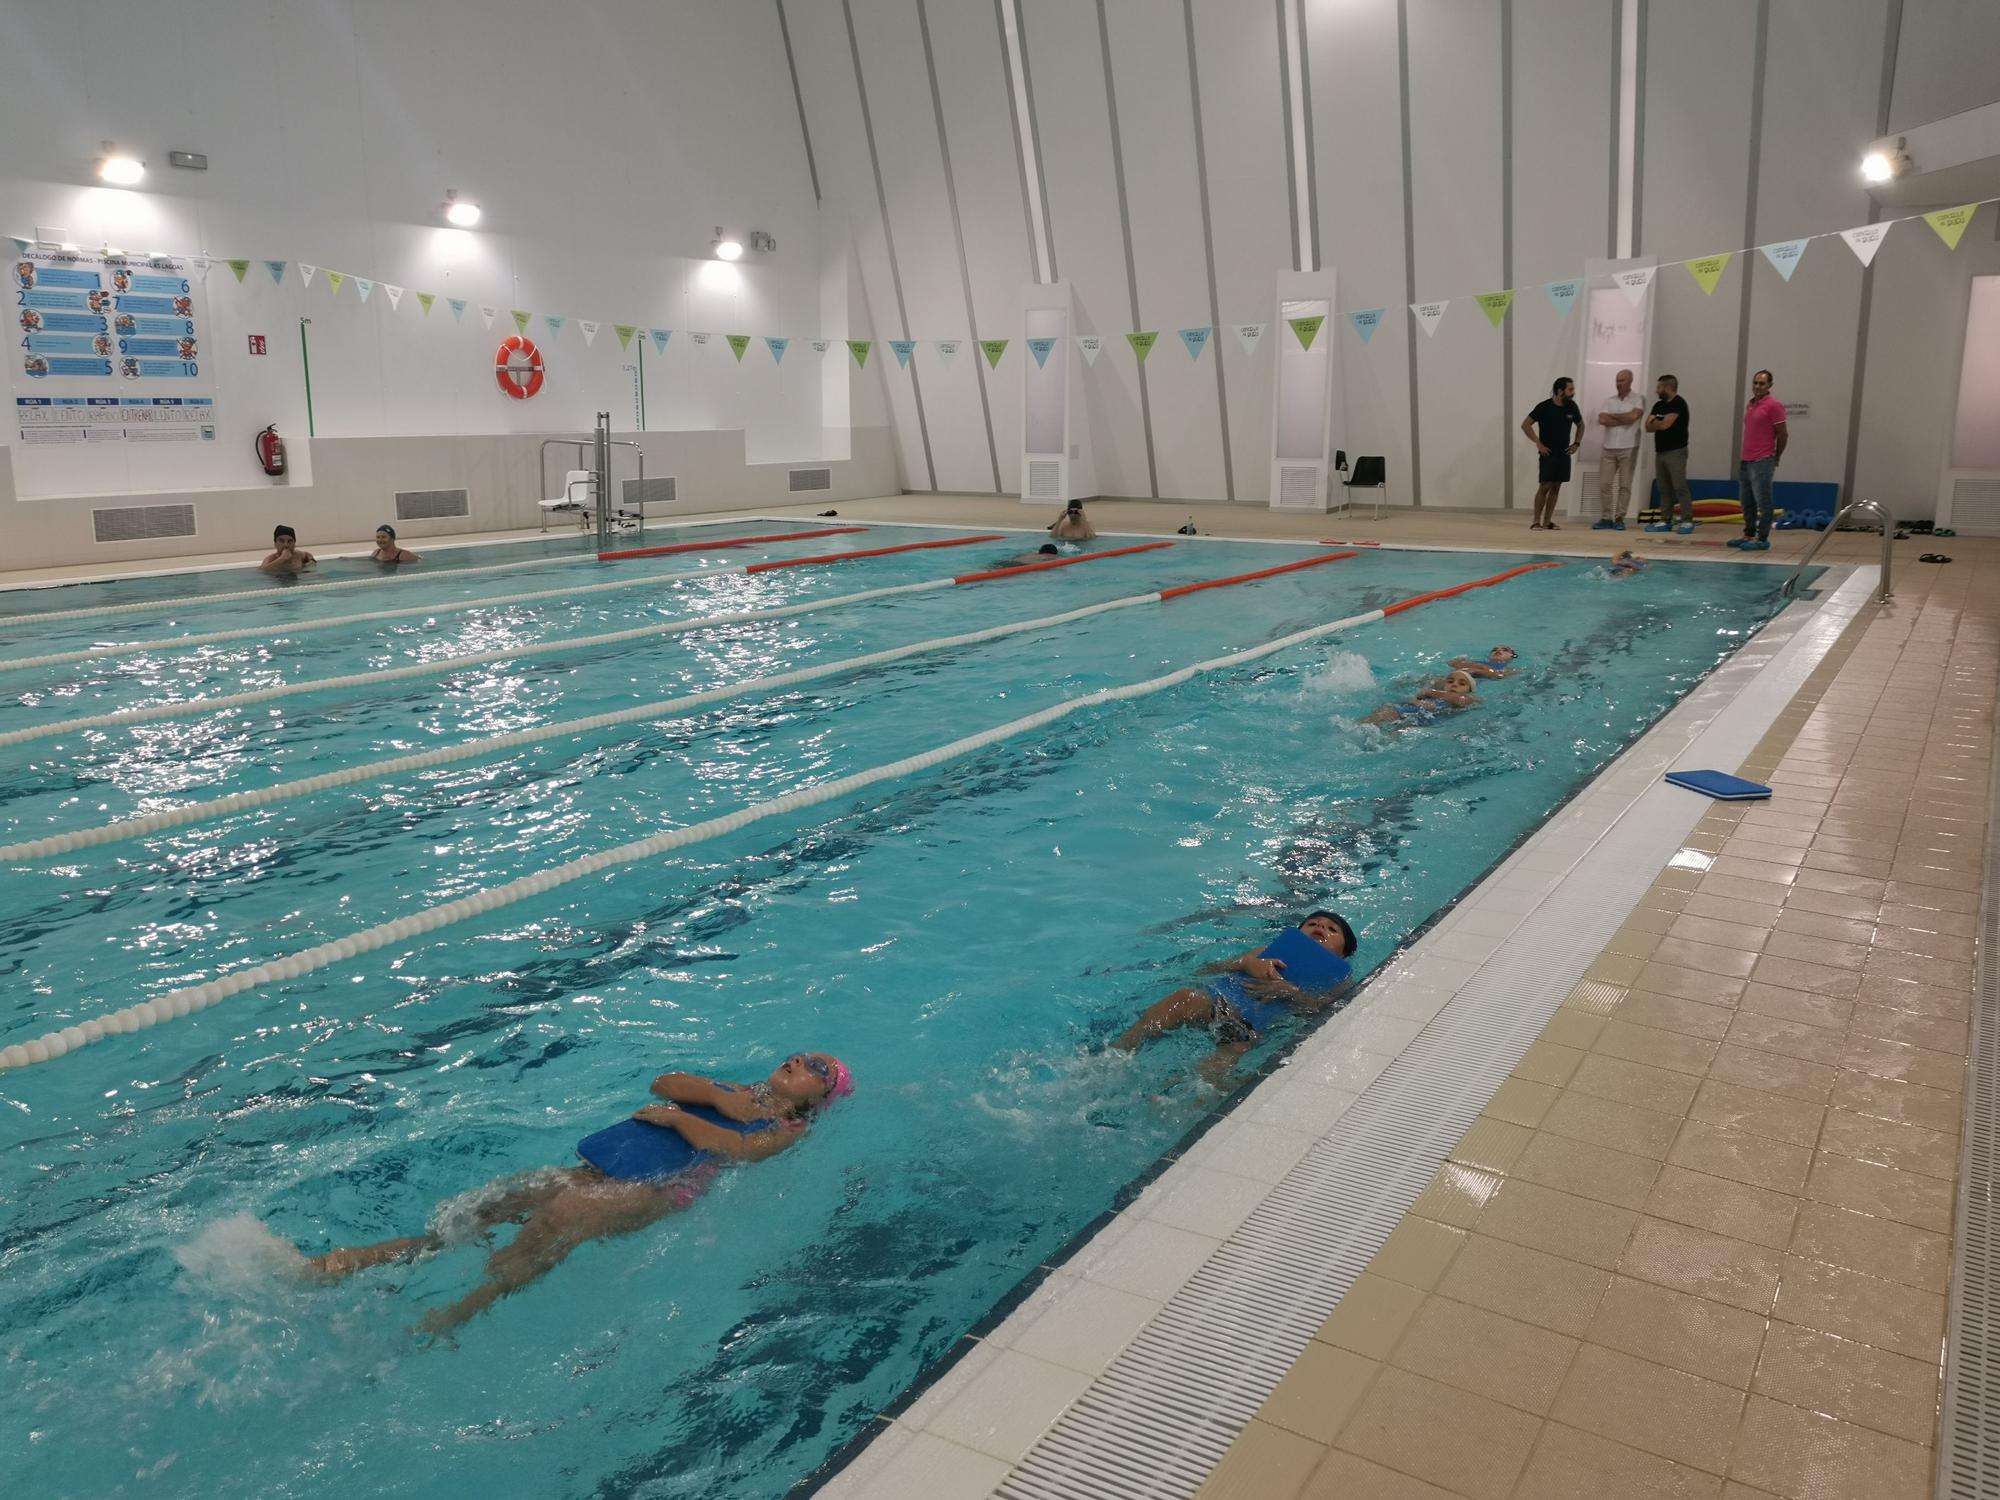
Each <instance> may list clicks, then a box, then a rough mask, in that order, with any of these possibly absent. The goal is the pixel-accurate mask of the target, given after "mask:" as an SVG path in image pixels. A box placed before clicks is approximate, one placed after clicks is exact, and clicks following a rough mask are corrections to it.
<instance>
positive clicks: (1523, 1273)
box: [1437, 1234, 1611, 1338]
mask: <svg viewBox="0 0 2000 1500" xmlns="http://www.w3.org/2000/svg"><path fill="white" fill-rule="evenodd" d="M1610 1281H1611V1278H1610V1276H1609V1275H1608V1274H1607V1273H1605V1272H1604V1271H1601V1270H1599V1269H1597V1268H1596V1267H1594V1266H1586V1265H1582V1264H1580V1263H1578V1262H1577V1261H1574V1260H1566V1259H1564V1258H1562V1257H1560V1256H1556V1255H1550V1254H1548V1253H1547V1252H1545V1251H1541V1250H1530V1249H1529V1248H1527V1247H1526V1246H1525V1245H1515V1244H1510V1243H1508V1242H1507V1241H1505V1240H1496V1239H1491V1238H1489V1237H1487V1236H1486V1235H1483V1234H1475V1235H1473V1236H1472V1237H1471V1238H1470V1239H1468V1240H1467V1241H1466V1243H1465V1246H1464V1247H1463V1248H1462V1249H1461V1250H1460V1251H1459V1253H1458V1255H1457V1256H1456V1257H1454V1258H1453V1260H1452V1263H1451V1265H1450V1266H1449V1267H1448V1268H1447V1269H1446V1271H1445V1273H1444V1277H1443V1279H1442V1280H1440V1281H1439V1283H1438V1287H1437V1290H1438V1293H1439V1295H1441V1296H1445V1297H1450V1298H1452V1299H1453V1300H1454V1301H1458V1302H1465V1303H1469V1304H1470V1305H1472V1306H1474V1307H1483V1308H1485V1309H1486V1310H1487V1311H1488V1312H1496V1313H1500V1314H1503V1315H1504V1316H1506V1317H1509V1318H1513V1319H1516V1320H1517V1321H1519V1322H1524V1323H1532V1324H1534V1325H1535V1326H1536V1327H1538V1328H1548V1329H1552V1330H1554V1331H1555V1332H1557V1333H1561V1334H1566V1335H1568V1336H1570V1337H1572V1338H1575V1337H1579V1336H1581V1335H1582V1333H1583V1331H1584V1330H1585V1329H1586V1328H1588V1327H1589V1326H1590V1320H1591V1317H1592V1316H1593V1315H1594V1314H1595V1312H1596V1311H1597V1304H1598V1301H1599V1300H1600V1299H1601V1298H1602V1297H1603V1295H1604V1289H1605V1287H1607V1286H1608V1285H1609V1284H1610Z"/></svg>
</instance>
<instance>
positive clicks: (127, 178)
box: [97, 141, 146, 187]
mask: <svg viewBox="0 0 2000 1500" xmlns="http://www.w3.org/2000/svg"><path fill="white" fill-rule="evenodd" d="M145 176H146V164H145V163H144V162H142V161H140V160H139V158H138V157H136V156H132V155H129V154H127V153H126V152H123V151H120V150H119V149H118V148H117V147H116V146H115V145H113V144H112V143H111V142H110V141H106V142H105V143H104V155H102V156H100V157H99V158H98V159H97V180H98V181H99V182H104V183H109V184H110V185H111V186H112V187H131V186H133V185H134V184H135V183H138V182H141V181H143V180H144V178H145Z"/></svg>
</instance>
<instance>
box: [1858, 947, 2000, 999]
mask: <svg viewBox="0 0 2000 1500" xmlns="http://www.w3.org/2000/svg"><path fill="white" fill-rule="evenodd" d="M1867 969H1868V972H1869V973H1870V974H1879V975H1882V976H1883V977H1884V978H1888V979H1908V980H1913V981H1914V982H1916V983H1917V984H1934V985H1937V986H1938V987H1939V988H1941V989H1948V990H1965V991H1967V992H1968V993H1969V992H1970V991H1971V989H1972V986H1973V982H1974V979H1975V976H1974V974H1973V972H1972V965H1971V964H1969V963H1954V962H1953V961H1952V960H1950V959H1946V958H1925V957H1923V956H1922V955H1921V954H1917V953H1898V952H1896V951H1895V950H1894V949H1891V948H1873V949H1871V950H1869V954H1868V964H1867Z"/></svg>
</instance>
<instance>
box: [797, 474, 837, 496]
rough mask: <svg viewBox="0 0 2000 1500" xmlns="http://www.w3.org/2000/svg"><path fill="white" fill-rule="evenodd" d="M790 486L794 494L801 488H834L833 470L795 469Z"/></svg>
mask: <svg viewBox="0 0 2000 1500" xmlns="http://www.w3.org/2000/svg"><path fill="white" fill-rule="evenodd" d="M790 487H791V490H792V493H793V494H797V493H798V492H799V491H800V490H830V489H832V488H833V470H831V469H793V470H792V471H791V486H790Z"/></svg>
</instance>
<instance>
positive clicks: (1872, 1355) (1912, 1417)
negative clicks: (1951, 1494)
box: [1751, 1323, 1938, 1445]
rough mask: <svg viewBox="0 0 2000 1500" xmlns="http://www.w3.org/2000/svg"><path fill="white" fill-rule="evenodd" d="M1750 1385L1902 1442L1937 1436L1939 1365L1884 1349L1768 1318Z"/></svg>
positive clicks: (1924, 1440)
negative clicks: (1769, 1323)
mask: <svg viewBox="0 0 2000 1500" xmlns="http://www.w3.org/2000/svg"><path fill="white" fill-rule="evenodd" d="M1751 1389H1752V1390H1754V1391H1756V1392H1757V1394H1759V1395H1760V1396H1769V1397H1771V1398H1772V1399H1773V1400H1775V1401H1788V1402H1790V1403H1791V1404H1792V1405H1793V1406H1803V1407H1805V1408H1806V1409H1807V1410H1808V1411H1821V1412H1825V1413H1826V1414H1827V1415H1828V1416H1830V1417H1838V1418H1840V1419H1841V1420H1842V1421H1843V1422H1852V1423H1854V1424H1855V1425H1856V1426H1857V1427H1872V1428H1874V1429H1875V1430H1876V1431H1877V1432H1886V1433H1888V1434H1889V1435H1890V1436H1891V1437H1899V1438H1902V1439H1903V1440H1904V1441H1906V1442H1911V1443H1922V1444H1925V1445H1929V1444H1930V1442H1931V1441H1932V1439H1933V1438H1934V1437H1935V1435H1936V1434H1935V1429H1936V1427H1937V1408H1938V1370H1937V1364H1936V1362H1935V1361H1932V1362H1930V1363H1925V1362H1924V1361H1922V1360H1916V1359H1910V1358H1908V1357H1907V1356H1905V1355H1901V1354H1891V1353H1890V1352H1888V1351H1887V1350H1885V1349H1876V1348H1872V1347H1871V1346H1869V1345H1867V1344H1857V1343H1855V1342H1853V1341H1852V1340H1850V1339H1842V1338H1836V1337H1835V1336H1834V1335H1832V1334H1829V1333H1819V1332H1816V1331H1814V1330H1812V1329H1808V1328H1798V1327H1794V1326H1793V1325H1791V1324H1789V1323H1773V1324H1772V1325H1771V1331H1770V1334H1769V1336H1768V1337H1767V1338H1766V1339H1765V1341H1764V1352H1763V1356H1762V1358H1761V1359H1759V1361H1758V1363H1757V1377H1756V1380H1755V1382H1754V1383H1753V1385H1752V1386H1751Z"/></svg>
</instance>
